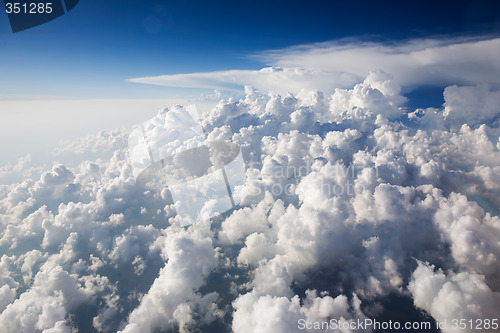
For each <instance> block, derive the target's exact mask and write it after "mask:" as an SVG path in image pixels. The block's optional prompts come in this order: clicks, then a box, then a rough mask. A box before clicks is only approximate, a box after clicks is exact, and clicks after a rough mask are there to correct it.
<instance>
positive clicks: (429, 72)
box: [128, 37, 500, 94]
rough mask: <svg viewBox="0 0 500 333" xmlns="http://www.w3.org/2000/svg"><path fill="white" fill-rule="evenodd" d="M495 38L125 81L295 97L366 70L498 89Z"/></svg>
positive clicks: (314, 53) (306, 54) (349, 48)
mask: <svg viewBox="0 0 500 333" xmlns="http://www.w3.org/2000/svg"><path fill="white" fill-rule="evenodd" d="M499 52H500V39H498V38H489V37H483V38H444V37H443V38H439V37H436V38H427V39H412V40H406V41H401V42H391V43H382V42H364V41H360V40H354V39H350V40H349V39H347V40H340V41H330V42H323V43H316V44H309V45H300V46H293V47H290V48H285V49H281V50H270V51H265V52H262V53H261V54H257V55H254V56H253V57H254V58H256V59H258V60H260V61H262V62H263V63H265V64H266V65H268V66H272V67H265V68H263V69H261V70H228V71H217V72H205V73H186V74H172V75H160V76H152V77H141V78H132V79H129V80H128V81H131V82H136V83H145V84H154V85H161V86H170V87H188V88H210V89H225V90H242V89H243V86H246V85H249V86H252V87H254V88H256V89H258V90H261V91H270V92H275V93H280V94H286V93H287V92H292V93H294V94H297V93H299V92H300V91H301V90H302V89H304V90H315V89H317V90H320V91H323V92H326V93H331V92H333V90H334V89H335V88H347V87H352V86H353V85H354V84H356V83H359V82H361V81H362V80H363V79H364V78H365V77H366V76H367V75H368V74H369V72H370V71H372V70H375V69H382V70H383V71H385V72H388V73H392V74H393V75H394V77H395V79H396V82H398V83H399V84H400V85H402V86H403V87H404V88H405V89H407V90H408V89H413V88H415V87H417V86H421V85H431V86H439V87H443V86H446V85H450V84H460V85H475V84H480V83H481V84H490V85H493V86H495V87H496V88H498V87H499V86H500V80H499V77H500V65H499V64H498V61H497V54H498V53H499Z"/></svg>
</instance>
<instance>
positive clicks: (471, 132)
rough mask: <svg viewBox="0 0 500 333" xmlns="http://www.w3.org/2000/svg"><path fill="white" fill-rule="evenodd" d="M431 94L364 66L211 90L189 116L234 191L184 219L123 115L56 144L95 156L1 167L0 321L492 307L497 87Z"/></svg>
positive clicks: (411, 315) (117, 322)
mask: <svg viewBox="0 0 500 333" xmlns="http://www.w3.org/2000/svg"><path fill="white" fill-rule="evenodd" d="M440 47H441V46H440ZM464 96H467V98H463V97H464ZM444 99H445V104H444V106H443V107H442V108H439V109H435V108H429V109H425V110H423V109H417V110H408V109H406V108H405V107H404V103H405V97H404V96H402V95H401V87H400V85H399V83H398V81H397V80H395V79H394V77H393V76H392V75H390V74H387V73H386V72H383V71H381V70H375V71H372V72H370V73H368V75H367V76H366V78H365V79H363V80H362V82H361V83H358V84H356V85H354V86H353V87H351V88H347V89H344V88H336V89H335V90H334V91H333V93H332V94H325V93H322V92H319V91H317V90H311V91H306V90H304V91H302V92H301V93H300V94H298V95H293V94H287V95H283V96H280V95H277V94H274V93H267V92H259V91H257V90H255V89H252V88H248V87H247V88H246V91H245V97H244V98H242V99H239V100H236V99H227V100H221V101H220V102H219V103H218V105H217V106H216V107H215V108H213V109H212V110H209V111H207V112H205V113H204V114H203V115H202V117H201V121H202V125H203V130H204V131H205V132H206V133H207V136H208V138H209V139H212V140H230V141H232V142H234V143H237V144H238V145H239V146H240V147H242V152H243V156H244V159H245V162H246V165H247V169H246V176H247V182H246V184H245V186H241V187H238V188H237V189H236V192H237V193H235V195H240V196H241V197H242V198H244V199H243V201H242V203H241V205H239V206H238V207H236V208H235V209H233V210H231V211H229V212H227V213H226V214H224V215H223V216H220V217H217V218H214V219H213V220H211V221H204V222H200V223H196V224H193V225H191V226H189V228H182V227H180V225H179V220H178V217H177V216H176V212H175V209H174V206H173V203H172V200H171V196H170V193H169V191H168V189H166V188H164V189H160V190H146V189H144V188H141V187H139V186H137V184H136V183H135V178H134V176H133V171H132V166H131V165H130V163H129V156H128V147H127V143H126V142H125V140H123V138H124V137H126V134H127V133H124V132H123V131H119V130H117V131H114V132H111V133H100V134H99V135H96V136H89V137H86V138H85V139H82V140H79V141H77V142H76V143H75V144H73V145H67V146H66V147H65V148H62V149H61V150H58V151H65V152H66V153H67V152H68V151H70V150H71V149H74V150H75V152H76V153H79V154H80V153H83V154H85V153H86V152H92V151H95V150H111V151H113V154H112V156H111V157H110V158H107V159H104V158H99V159H96V160H92V161H82V162H81V163H80V164H79V166H78V167H74V168H71V167H69V166H65V165H62V164H54V165H53V166H52V167H51V168H49V169H48V170H45V171H44V172H41V173H40V172H39V171H37V170H34V171H32V172H31V173H30V172H29V170H28V167H29V164H26V163H24V160H20V161H19V163H18V165H15V166H12V165H11V166H9V167H7V168H4V169H3V170H11V171H13V172H14V171H16V170H18V169H20V170H21V169H22V171H23V172H25V175H26V176H25V179H24V180H23V181H22V182H19V183H14V184H11V185H1V186H0V193H1V197H0V198H1V199H0V211H1V215H0V230H1V238H0V249H1V250H2V253H3V255H2V256H1V259H0V295H1V296H2V297H0V299H1V302H0V311H2V312H1V314H0V326H1V327H2V328H4V330H5V331H6V332H19V331H20V330H22V331H25V332H40V331H42V332H45V333H48V332H69V331H71V329H79V330H80V331H82V332H83V331H89V330H91V329H95V330H97V331H100V332H116V331H121V332H127V333H132V332H134V333H135V332H154V331H169V330H170V331H180V332H200V331H203V332H210V331H217V332H230V331H233V332H235V333H242V332H257V333H258V332H270V331H272V332H283V333H285V332H303V331H307V330H304V329H301V328H300V323H304V325H305V324H306V323H309V324H312V323H323V322H330V320H332V319H335V320H337V321H340V322H343V323H347V324H345V325H344V326H342V327H338V328H337V329H335V330H330V331H337V332H350V330H349V328H348V327H350V326H349V325H350V324H349V323H356V322H358V321H360V320H361V321H362V320H365V319H378V320H383V318H387V315H388V313H391V314H392V315H394V314H395V313H396V314H397V315H398V316H399V317H398V318H394V320H397V319H398V320H403V319H401V318H406V319H407V320H410V319H411V320H415V321H417V320H420V321H429V322H431V323H432V324H434V321H435V320H438V321H440V322H442V321H444V320H445V319H446V320H448V322H450V321H451V320H452V319H454V318H459V317H460V318H466V319H467V320H469V319H472V320H477V319H481V320H485V319H493V317H494V316H495V315H496V313H497V312H498V311H496V313H495V309H498V306H499V304H500V292H499V291H500V276H499V274H498V272H500V244H499V242H498V239H500V219H499V218H498V215H499V209H500V200H499V199H498V198H500V169H499V165H498V161H500V152H499V149H500V141H499V135H500V129H499V123H498V118H499V117H498V116H499V112H500V110H499V109H498V107H495V106H496V105H498V103H496V101H497V99H498V92H497V91H496V90H495V88H494V87H488V86H450V87H448V88H446V90H445V91H444ZM163 112H164V111H163ZM472 114H474V116H472ZM37 174H39V176H36V175H37ZM30 175H31V176H30ZM388 299H390V300H394V301H393V302H394V304H397V305H398V306H397V307H396V308H400V309H404V310H401V311H400V312H398V311H394V310H393V309H392V310H390V304H389V305H388V304H387V303H385V302H386V300H388ZM405 304H406V305H405ZM405 306H406V307H405ZM28 309H29V311H28ZM389 310H390V311H389ZM403 312H404V313H403ZM403 314H405V315H406V317H404V316H403ZM363 330H364V331H365V332H372V331H373V327H365V328H364V329H363ZM363 330H360V331H363ZM309 331H311V332H312V331H314V330H313V329H310V330H309ZM319 331H321V330H319ZM473 331H474V330H473V329H472V328H470V327H469V328H466V329H464V330H461V332H473ZM486 331H487V330H486ZM490 331H491V332H493V331H495V330H494V329H493V328H491V329H490ZM443 332H445V333H448V332H455V330H453V328H452V327H448V328H445V329H443Z"/></svg>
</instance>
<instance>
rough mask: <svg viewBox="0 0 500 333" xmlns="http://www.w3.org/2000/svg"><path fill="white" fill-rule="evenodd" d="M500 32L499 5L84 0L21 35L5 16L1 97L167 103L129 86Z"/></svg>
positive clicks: (0, 25) (152, 90) (0, 36)
mask: <svg viewBox="0 0 500 333" xmlns="http://www.w3.org/2000/svg"><path fill="white" fill-rule="evenodd" d="M499 33H500V2H498V1H456V0H455V1H440V2H438V3H437V1H401V0H400V1H354V2H353V1H281V0H279V1H246V0H243V1H159V0H152V1H139V0H105V1H97V0H80V2H79V4H78V5H77V6H76V7H75V8H74V9H73V10H72V11H70V12H68V13H67V14H66V15H63V16H62V17H59V18H57V19H55V20H53V21H51V22H49V23H47V24H44V25H41V26H38V27H35V28H32V29H29V30H26V31H22V32H18V33H15V34H13V33H12V32H11V30H10V26H9V24H8V19H7V15H6V13H5V12H2V13H0V98H12V97H16V98H24V97H29V96H34V97H36V96H53V97H71V98H153V97H165V92H166V91H167V90H166V88H162V87H154V86H146V85H140V84H136V83H130V82H126V81H125V79H127V78H132V77H142V76H151V75H161V74H176V73H190V72H200V71H214V70H227V69H260V68H262V67H263V66H264V65H265V64H262V63H258V62H256V60H252V59H251V58H249V57H248V56H249V55H251V54H255V53H257V52H259V51H263V50H268V49H278V48H283V47H287V46H292V45H297V44H304V43H312V42H321V41H327V40H335V39H340V38H344V37H361V38H366V39H370V40H377V41H384V42H391V41H395V40H401V39H406V38H415V37H426V36H433V35H448V34H459V35H485V34H486V35H495V36H497V35H499ZM182 91H183V90H182V89H170V88H169V89H168V93H169V94H174V95H175V94H182Z"/></svg>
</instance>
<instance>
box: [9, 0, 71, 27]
mask: <svg viewBox="0 0 500 333" xmlns="http://www.w3.org/2000/svg"><path fill="white" fill-rule="evenodd" d="M78 1H79V0H64V5H65V6H66V12H68V11H70V10H71V9H73V8H74V7H75V6H76V5H77V3H78ZM4 4H5V11H6V13H7V16H8V17H9V22H10V27H11V28H12V32H19V31H23V30H26V29H30V28H33V27H36V26H38V25H40V24H44V23H47V22H49V21H52V20H53V19H55V18H57V17H59V16H62V15H64V14H65V11H64V7H63V3H62V1H61V0H45V1H40V0H4Z"/></svg>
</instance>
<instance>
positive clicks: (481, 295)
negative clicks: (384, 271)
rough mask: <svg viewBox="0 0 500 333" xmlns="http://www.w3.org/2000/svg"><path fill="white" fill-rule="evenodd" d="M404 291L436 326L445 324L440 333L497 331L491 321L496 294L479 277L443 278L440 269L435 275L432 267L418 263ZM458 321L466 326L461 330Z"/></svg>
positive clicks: (497, 304) (498, 304)
mask: <svg viewBox="0 0 500 333" xmlns="http://www.w3.org/2000/svg"><path fill="white" fill-rule="evenodd" d="M408 288H409V290H410V291H411V293H412V295H413V298H414V302H415V305H416V306H418V307H420V308H422V309H425V310H426V311H428V312H429V313H430V314H431V315H432V316H433V317H434V318H435V319H436V320H437V321H438V322H441V323H444V322H445V321H446V326H442V327H443V329H442V331H443V332H444V333H448V332H476V331H477V330H478V329H481V330H483V331H485V332H496V331H498V328H495V326H492V325H491V324H492V321H491V320H492V319H495V318H496V317H497V316H498V309H499V307H500V293H498V292H493V291H492V290H491V289H490V288H489V287H488V285H487V284H486V282H485V281H484V276H482V275H480V274H476V273H468V272H460V273H453V272H450V273H449V274H447V275H446V274H444V272H443V271H442V270H440V269H438V270H437V271H435V267H434V266H432V265H428V264H425V263H422V262H419V263H418V267H417V269H416V270H415V271H414V272H413V276H412V280H411V282H410V284H409V286H408ZM460 319H465V322H466V324H465V325H464V326H462V327H461V325H462V324H463V320H462V321H460ZM442 325H443V324H442ZM479 327H480V328H479Z"/></svg>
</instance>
